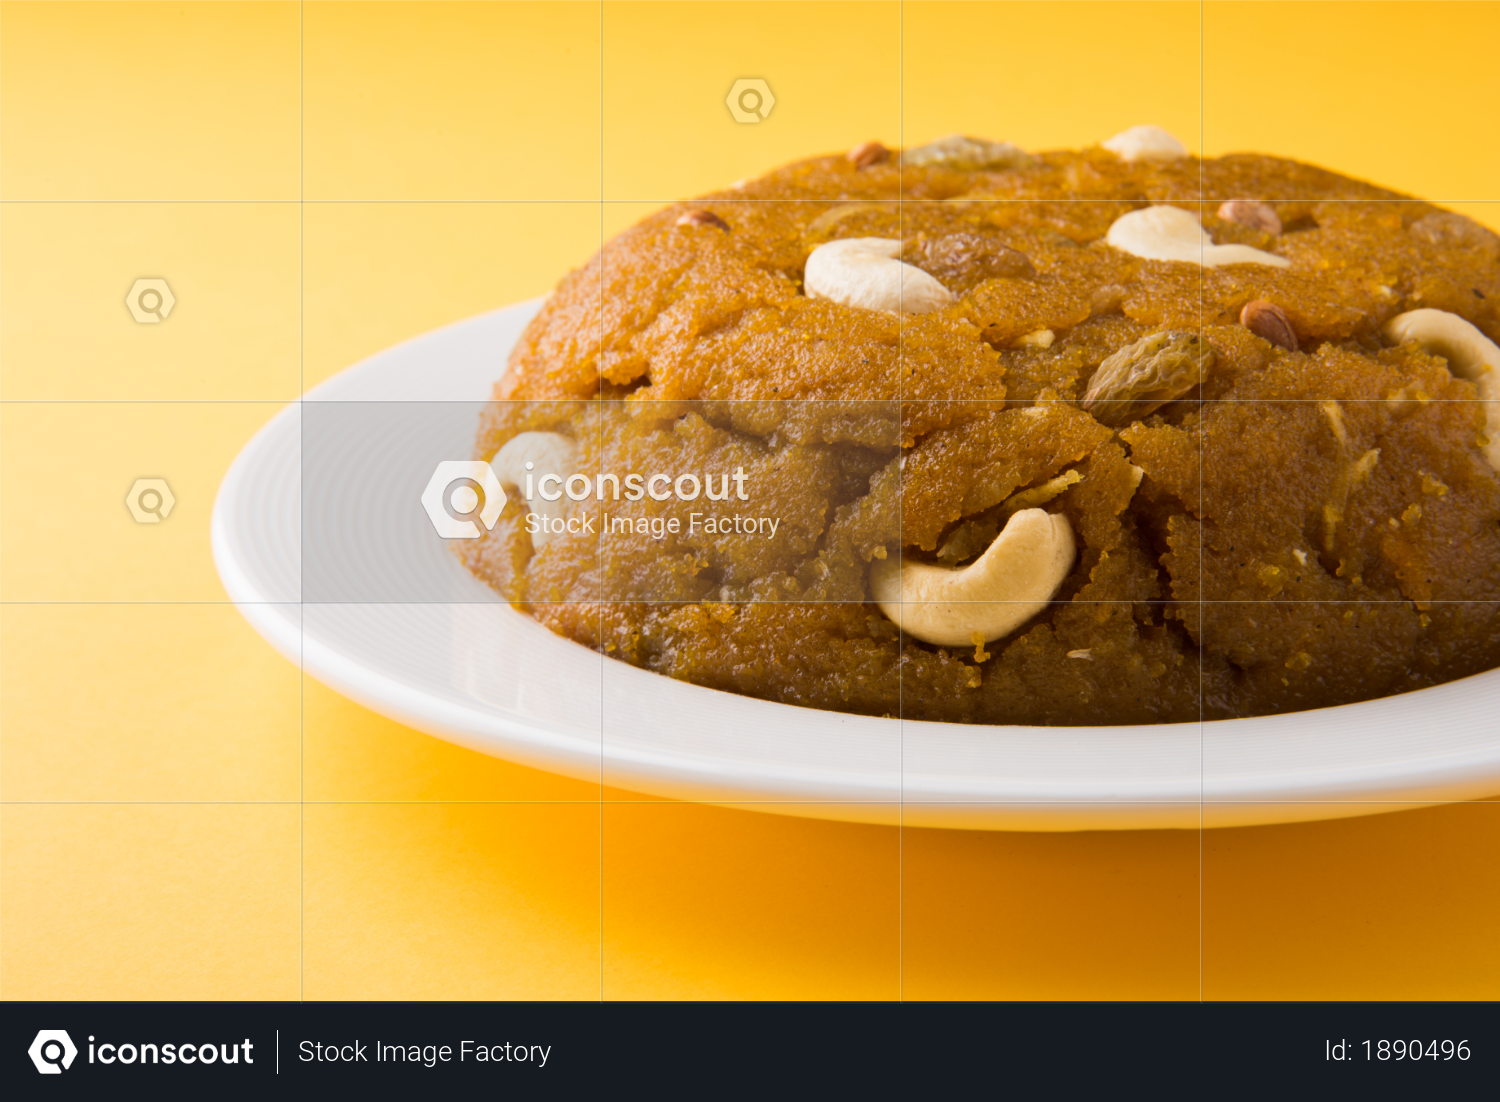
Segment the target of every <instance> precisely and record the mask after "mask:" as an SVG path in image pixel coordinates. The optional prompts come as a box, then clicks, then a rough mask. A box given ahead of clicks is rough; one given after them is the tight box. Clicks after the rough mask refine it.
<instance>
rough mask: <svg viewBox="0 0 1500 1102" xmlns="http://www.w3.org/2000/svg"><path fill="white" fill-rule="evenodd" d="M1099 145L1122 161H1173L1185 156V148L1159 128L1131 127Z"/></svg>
mask: <svg viewBox="0 0 1500 1102" xmlns="http://www.w3.org/2000/svg"><path fill="white" fill-rule="evenodd" d="M1101 144H1102V145H1103V146H1104V148H1105V149H1107V150H1109V151H1110V152H1111V153H1115V154H1118V155H1119V158H1120V160H1122V161H1175V160H1178V159H1179V158H1182V157H1186V156H1187V147H1185V146H1184V145H1183V144H1182V143H1181V142H1179V141H1178V140H1177V139H1176V138H1174V137H1172V135H1171V134H1168V133H1167V132H1166V131H1165V130H1163V129H1162V128H1161V127H1159V126H1132V127H1131V128H1130V129H1129V130H1121V131H1120V132H1119V133H1118V134H1116V135H1115V136H1114V137H1113V138H1110V139H1109V140H1108V141H1106V142H1103V143H1101Z"/></svg>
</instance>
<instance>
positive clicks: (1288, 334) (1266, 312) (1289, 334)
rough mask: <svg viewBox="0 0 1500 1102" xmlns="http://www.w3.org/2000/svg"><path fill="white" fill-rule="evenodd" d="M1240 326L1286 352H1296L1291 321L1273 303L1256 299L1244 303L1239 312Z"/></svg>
mask: <svg viewBox="0 0 1500 1102" xmlns="http://www.w3.org/2000/svg"><path fill="white" fill-rule="evenodd" d="M1240 324H1241V325H1243V326H1244V327H1245V328H1246V329H1248V330H1250V332H1252V333H1254V334H1255V335H1256V336H1257V337H1260V338H1261V339H1262V340H1267V341H1270V342H1271V343H1272V344H1275V345H1279V346H1281V347H1282V348H1285V349H1286V350H1287V351H1288V352H1295V351H1297V333H1296V331H1295V330H1294V329H1293V328H1292V321H1291V319H1290V318H1288V317H1287V316H1286V311H1285V310H1283V309H1282V308H1281V307H1280V306H1277V305H1276V304H1275V303H1274V302H1267V301H1266V300H1265V299H1263V298H1258V299H1256V300H1255V301H1254V302H1247V303H1245V308H1244V309H1243V310H1241V311H1240Z"/></svg>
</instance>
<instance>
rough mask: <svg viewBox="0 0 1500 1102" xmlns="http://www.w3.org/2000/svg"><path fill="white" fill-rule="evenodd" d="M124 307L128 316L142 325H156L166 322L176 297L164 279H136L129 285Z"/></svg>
mask: <svg viewBox="0 0 1500 1102" xmlns="http://www.w3.org/2000/svg"><path fill="white" fill-rule="evenodd" d="M125 305H126V306H127V307H128V308H129V310H130V316H131V317H133V318H135V320H136V321H138V322H140V323H141V324H142V325H156V324H158V323H159V322H163V321H166V320H167V315H168V314H170V313H171V312H172V307H174V306H176V305H177V296H175V295H174V294H172V288H170V287H168V286H167V281H166V280H164V279H138V280H136V281H135V282H134V283H132V284H131V285H130V293H129V294H128V295H126V296H125Z"/></svg>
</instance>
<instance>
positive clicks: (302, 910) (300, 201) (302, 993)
mask: <svg viewBox="0 0 1500 1102" xmlns="http://www.w3.org/2000/svg"><path fill="white" fill-rule="evenodd" d="M895 2H896V9H897V12H898V27H899V28H900V29H899V43H898V47H899V48H898V59H899V60H898V88H899V93H900V94H899V97H898V103H899V104H900V108H899V113H898V120H899V127H900V129H899V139H900V144H901V145H902V146H903V147H904V146H905V144H906V135H905V121H906V102H905V94H906V79H907V73H906V65H905V49H906V38H905V36H906V4H905V0H895ZM1196 6H1197V9H1198V38H1199V58H1198V85H1199V116H1198V147H1199V150H1200V152H1201V151H1202V150H1203V149H1204V148H1205V147H1204V64H1205V57H1204V19H1203V15H1204V10H1205V3H1204V0H1198V3H1197V5H1196ZM304 9H305V6H304V4H303V3H300V2H299V4H298V198H297V199H296V200H269V201H263V200H181V199H179V200H139V199H137V200H39V199H26V200H11V199H5V200H3V202H4V205H5V206H41V205H59V206H60V205H78V206H84V205H94V206H107V205H136V204H139V205H149V204H157V203H160V204H163V205H207V206H230V205H264V206H274V205H291V204H292V203H294V202H295V204H296V205H297V207H298V321H297V326H298V334H297V336H298V343H297V355H298V393H297V395H296V396H295V397H292V398H290V401H292V402H294V403H296V404H298V405H300V404H302V402H303V400H304V398H303V396H304V394H305V392H306V390H307V383H306V349H307V333H306V318H307V267H306V260H307V255H306V214H307V208H308V207H309V206H314V207H319V206H344V205H348V206H353V205H365V206H380V205H390V206H402V205H406V206H439V205H448V206H476V207H478V206H486V205H505V206H559V205H574V206H579V207H588V206H591V205H592V206H595V207H597V210H598V220H597V224H598V237H599V245H600V249H601V278H600V282H599V296H598V327H599V337H600V344H601V347H603V337H604V336H605V323H606V309H605V305H606V304H605V294H606V291H605V280H604V278H603V265H604V263H605V261H604V260H603V258H602V249H603V245H604V243H605V242H604V231H605V224H606V213H607V211H608V209H609V208H610V207H611V206H620V207H623V206H626V205H640V204H648V203H650V204H655V203H661V204H667V203H673V202H678V201H681V197H674V198H670V199H661V200H643V199H632V200H610V199H607V198H606V175H605V173H606V169H605V164H606V161H605V156H606V151H605V133H606V130H605V126H606V111H607V105H606V99H605V78H606V53H605V36H606V29H605V18H606V15H605V13H606V6H605V3H604V0H598V3H597V11H598V50H599V66H598V68H599V79H600V88H599V103H598V109H599V117H598V121H599V179H598V198H597V200H587V199H573V200H539V199H447V200H411V199H407V200H400V199H360V200H343V199H336V200H330V199H318V200H309V199H308V198H307V197H306V129H305V123H306V120H305V99H306V83H305V75H306V74H305V61H306V59H305V27H304V19H303V16H304ZM1199 185H1200V186H1199V192H1200V195H1201V194H1202V192H1203V174H1202V169H1201V167H1200V171H1199ZM908 201H910V200H907V199H906V197H905V188H904V187H903V188H902V191H901V197H900V198H899V199H898V200H897V204H898V207H899V208H900V216H901V218H902V219H903V221H902V226H903V237H904V236H905V234H904V229H905V222H904V219H905V209H904V208H905V204H906V203H907V202H908ZM1058 201H1059V200H1048V202H1058ZM1062 201H1065V202H1066V201H1076V202H1080V203H1081V202H1091V200H1062ZM1328 201H1329V202H1336V201H1338V200H1328ZM1348 201H1349V202H1359V201H1361V200H1348ZM761 202H766V203H773V202H776V203H782V202H798V201H796V200H793V201H781V200H763V201H761ZM807 202H822V201H821V200H817V201H814V200H808V201H807ZM923 202H931V201H930V200H923ZM939 202H943V201H941V200H940V201H939ZM992 202H995V203H1025V202H1033V200H992ZM1388 202H1412V203H1417V202H1423V203H1425V202H1436V203H1445V204H1452V203H1494V202H1497V200H1493V199H1471V200H1463V199H1434V200H1416V199H1412V200H1388ZM1198 290H1199V331H1200V334H1201V333H1202V332H1203V324H1204V322H1203V319H1204V317H1205V311H1206V300H1205V297H1204V296H1205V291H1204V278H1203V271H1202V268H1201V266H1200V270H1199V272H1198ZM900 336H901V340H902V341H903V344H902V348H901V356H902V357H903V359H904V355H905V348H904V336H905V330H904V327H903V329H902V330H901V335H900ZM497 373H498V368H497ZM897 377H898V379H899V380H900V383H899V384H898V385H899V386H900V388H901V390H900V394H899V396H898V401H902V400H904V398H905V394H904V382H905V373H904V372H900V371H898V376H897ZM600 397H602V388H601V393H600ZM287 401H288V399H285V398H266V399H253V398H252V399H207V400H203V399H11V398H9V397H5V398H4V399H3V401H0V408H3V409H10V408H18V407H27V406H67V405H73V406H83V405H150V406H158V405H172V404H176V405H183V406H202V407H213V406H237V407H243V406H246V405H253V404H266V405H276V406H280V405H283V404H285V403H286V402H287ZM928 401H931V400H928ZM1212 401H1213V400H1204V399H1202V398H1199V399H1198V404H1199V406H1200V407H1202V406H1206V405H1210V404H1212ZM1295 401H1303V402H1307V403H1316V402H1317V401H1318V400H1317V399H1301V400H1278V401H1276V402H1275V403H1274V404H1292V403H1293V402H1295ZM1436 401H1443V400H1442V399H1437V400H1436ZM1232 404H1238V405H1245V404H1251V403H1247V402H1245V401H1243V400H1235V401H1234V402H1233V403H1232ZM301 431H302V432H304V433H305V432H306V429H305V428H303V429H302V430H301ZM599 431H600V434H601V439H600V444H601V447H602V443H603V431H604V430H603V423H602V421H601V422H600V428H599ZM1196 431H1197V433H1198V435H1199V447H1198V464H1199V488H1200V491H1201V489H1202V484H1203V450H1204V448H1203V421H1202V418H1201V417H1200V418H1199V421H1198V424H1197V426H1196ZM304 444H305V441H304ZM898 508H899V505H898ZM899 523H900V520H899V517H898V525H899ZM302 538H305V536H304V537H302ZM599 554H600V555H601V557H602V556H603V554H604V547H603V539H602V535H601V539H600V551H599ZM1204 569H1205V563H1204V547H1203V543H1202V541H1200V545H1199V573H1200V577H1201V576H1203V572H1204ZM227 603H229V602H227V601H218V602H215V601H171V600H154V601H110V600H100V601H92V600H76V601H68V600H12V599H6V600H5V601H4V602H3V606H4V607H7V608H8V607H12V606H16V607H25V606H43V607H45V606H53V605H76V606H116V605H131V604H139V605H151V606H171V605H182V606H196V605H202V606H216V605H217V606H222V605H225V604H227ZM534 603H545V602H534ZM610 603H634V602H610ZM643 603H651V604H665V603H672V602H660V601H652V602H643ZM1101 603H1114V602H1101ZM1229 603H1240V602H1226V601H1210V600H1203V599H1200V600H1198V601H1197V602H1196V604H1197V605H1198V608H1197V614H1198V618H1199V620H1198V626H1199V632H1200V636H1201V634H1202V631H1203V606H1204V605H1207V604H1229ZM1256 603H1260V602H1256ZM1264 603H1277V604H1295V603H1302V602H1294V601H1276V602H1270V601H1268V602H1264ZM1306 603H1316V604H1323V605H1326V604H1341V603H1347V604H1350V605H1353V606H1366V605H1370V604H1374V603H1381V602H1375V601H1348V602H1330V601H1319V602H1306ZM1390 603H1393V604H1402V603H1405V602H1390ZM1432 603H1433V604H1434V605H1438V604H1447V603H1452V604H1474V603H1478V602H1444V601H1433V602H1432ZM303 604H304V602H301V601H299V602H298V609H299V619H301V611H302V606H303ZM605 604H606V601H605V600H604V596H603V591H602V590H601V597H600V600H599V602H598V606H599V609H598V611H599V615H600V616H601V617H602V615H603V612H604V606H605ZM304 622H305V621H304ZM599 660H600V667H599V668H600V692H601V714H600V734H599V751H600V760H599V770H598V796H597V798H596V799H595V800H593V801H572V800H557V799H549V800H523V799H505V800H443V799H422V800H416V799H413V800H398V799H391V800H372V799H366V800H335V799H309V798H308V796H307V788H306V770H307V760H306V759H307V724H308V719H307V701H306V691H305V679H306V676H307V675H306V674H305V673H301V672H300V670H299V678H298V699H297V717H298V718H297V724H298V747H297V799H296V800H295V801H282V800H202V801H198V800H140V801H132V800H10V799H7V800H4V801H3V804H4V806H18V807H33V806H288V807H290V806H296V807H297V808H298V828H297V839H298V870H297V875H298V934H297V938H298V968H297V975H298V979H297V983H298V998H299V999H305V998H306V981H305V973H306V937H305V927H306V910H307V906H306V887H307V872H306V862H305V857H306V812H307V809H308V808H313V807H338V806H423V807H426V806H480V807H488V806H513V805H526V806H530V805H537V806H554V805H577V806H591V805H592V806H595V807H596V808H597V814H598V846H597V855H598V931H599V946H598V948H599V975H598V987H599V999H600V1001H601V1002H602V1001H605V1000H606V999H607V998H608V994H609V993H608V991H607V987H606V967H605V966H606V940H605V936H604V935H605V891H606V882H605V856H606V837H605V812H606V808H607V807H608V806H611V805H623V806H636V805H638V806H652V805H655V804H657V803H659V802H661V801H657V800H652V799H641V800H632V799H623V798H617V797H612V798H610V799H608V800H607V799H606V798H605V794H604V786H605V778H606V773H605V766H604V762H605V752H606V727H605V718H604V712H605V709H607V708H608V701H607V687H606V683H605V677H606V667H605V665H604V663H605V661H606V658H605V656H604V654H603V653H602V651H601V653H600V655H599ZM1204 690H1205V686H1204V672H1203V667H1202V664H1201V663H1200V665H1199V717H1198V733H1199V795H1198V815H1199V826H1198V830H1197V842H1198V846H1197V938H1198V944H1197V954H1198V963H1197V983H1198V1000H1199V1001H1200V1002H1201V1001H1203V1000H1204V964H1203V954H1204V839H1205V833H1204V831H1205V828H1204V826H1203V810H1204V803H1205V797H1204V793H1205V785H1206V777H1205V772H1204V747H1203V740H1204V731H1205V723H1206V719H1205V713H1204V698H1203V694H1204ZM902 692H903V690H902V688H901V683H900V682H899V681H898V700H902V695H901V694H902ZM898 718H899V722H900V727H899V731H900V736H899V752H900V760H901V772H900V775H899V783H900V786H901V787H900V797H899V800H898V803H897V807H896V814H897V816H898V819H897V824H896V884H897V890H896V925H897V938H896V952H897V970H896V989H897V992H898V995H897V997H898V1000H901V1001H904V1000H905V998H906V990H905V982H906V962H905V950H906V942H907V930H906V907H905V904H906V876H907V868H906V862H907V854H906V846H907V836H906V833H905V831H906V824H905V815H906V806H905V805H906V793H905V779H906V777H905V755H906V746H905V737H906V717H905V714H904V700H903V706H902V707H901V711H900V714H899V716H898ZM804 802H807V801H797V800H774V801H770V800H767V801H758V800H743V801H737V805H742V806H756V805H763V806H766V807H784V806H797V805H799V804H802V803H804ZM818 802H819V803H823V804H826V803H827V801H818ZM1053 802H1056V801H1053ZM1079 802H1080V803H1084V802H1085V801H1079ZM1283 802H1285V803H1288V804H1292V803H1296V802H1297V801H1293V800H1287V801H1283ZM1307 802H1308V803H1314V804H1326V803H1329V802H1330V801H1327V800H1317V801H1307ZM1339 802H1341V803H1350V804H1369V805H1371V806H1380V807H1393V806H1402V805H1404V804H1408V803H1409V804H1410V805H1411V806H1429V805H1427V804H1423V803H1419V802H1416V801H1401V800H1379V801H1374V800H1370V801H1361V800H1344V801H1339ZM1473 802H1476V803H1481V804H1494V803H1500V797H1497V798H1495V799H1489V800H1479V801H1473ZM708 806H712V805H708Z"/></svg>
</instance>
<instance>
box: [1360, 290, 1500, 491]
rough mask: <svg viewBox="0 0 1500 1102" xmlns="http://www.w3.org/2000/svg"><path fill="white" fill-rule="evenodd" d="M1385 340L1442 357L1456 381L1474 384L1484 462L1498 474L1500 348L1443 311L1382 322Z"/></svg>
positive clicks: (1418, 312) (1412, 312) (1409, 314)
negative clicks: (1411, 344) (1481, 405)
mask: <svg viewBox="0 0 1500 1102" xmlns="http://www.w3.org/2000/svg"><path fill="white" fill-rule="evenodd" d="M1385 335H1386V337H1387V338H1388V339H1390V340H1393V341H1397V342H1405V341H1414V342H1415V343H1416V344H1418V345H1419V346H1421V348H1422V350H1423V351H1425V352H1431V353H1433V354H1435V355H1438V356H1442V357H1443V358H1444V359H1445V360H1447V361H1448V370H1449V371H1450V372H1451V373H1452V374H1453V377H1454V378H1456V379H1463V380H1465V381H1466V382H1470V383H1473V384H1474V389H1475V390H1477V391H1478V392H1479V398H1480V401H1482V402H1484V403H1485V407H1484V434H1485V435H1486V436H1487V437H1489V443H1487V444H1486V445H1485V446H1484V458H1485V461H1486V462H1488V463H1489V465H1490V466H1491V467H1493V468H1495V470H1497V471H1500V346H1497V345H1496V344H1495V342H1494V341H1492V340H1490V339H1489V338H1488V337H1486V336H1485V335H1484V333H1483V332H1481V331H1480V330H1479V329H1478V328H1477V327H1475V326H1473V325H1471V324H1469V323H1468V322H1466V321H1464V319H1463V318H1461V317H1459V316H1458V315H1457V314H1450V313H1448V311H1446V310H1432V309H1424V310H1409V311H1407V312H1406V313H1404V314H1397V315H1396V316H1395V317H1393V318H1392V319H1391V320H1390V321H1388V322H1386V323H1385Z"/></svg>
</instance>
